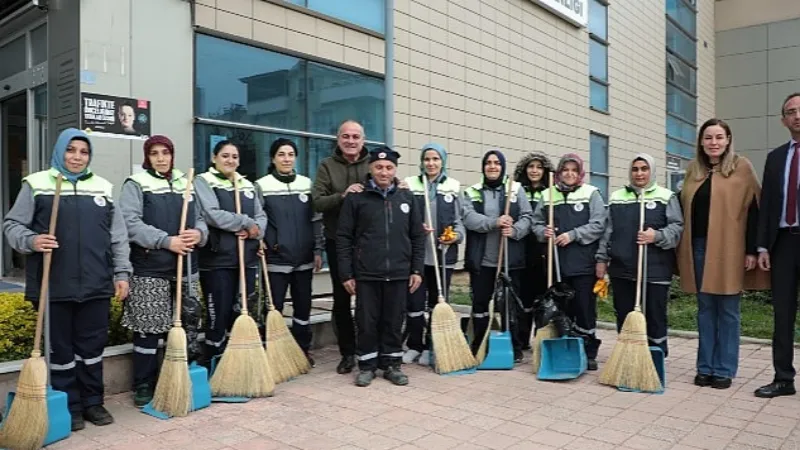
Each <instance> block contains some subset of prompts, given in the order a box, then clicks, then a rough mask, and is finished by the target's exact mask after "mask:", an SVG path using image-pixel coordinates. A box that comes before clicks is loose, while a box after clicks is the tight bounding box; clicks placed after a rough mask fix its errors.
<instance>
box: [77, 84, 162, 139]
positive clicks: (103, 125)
mask: <svg viewBox="0 0 800 450" xmlns="http://www.w3.org/2000/svg"><path fill="white" fill-rule="evenodd" d="M151 122H152V117H151V110H150V101H149V100H141V99H135V98H128V97H114V96H110V95H102V94H91V93H88V92H83V93H81V129H82V130H83V131H85V132H86V133H87V134H89V135H90V136H105V137H112V138H119V139H141V140H145V139H147V138H148V137H150V123H151Z"/></svg>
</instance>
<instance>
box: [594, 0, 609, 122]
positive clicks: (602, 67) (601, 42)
mask: <svg viewBox="0 0 800 450" xmlns="http://www.w3.org/2000/svg"><path fill="white" fill-rule="evenodd" d="M589 33H590V34H589V37H590V39H589V80H590V81H589V106H590V107H592V108H594V109H597V110H600V111H608V5H607V4H606V2H605V0H592V1H591V2H590V3H589Z"/></svg>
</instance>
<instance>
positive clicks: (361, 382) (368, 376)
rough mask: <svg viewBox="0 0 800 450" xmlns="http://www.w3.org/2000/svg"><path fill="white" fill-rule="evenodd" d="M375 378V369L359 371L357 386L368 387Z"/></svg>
mask: <svg viewBox="0 0 800 450" xmlns="http://www.w3.org/2000/svg"><path fill="white" fill-rule="evenodd" d="M351 370H352V369H351ZM374 379H375V371H373V370H362V371H360V372H358V376H357V377H356V386H358V387H367V386H369V385H370V383H372V380H374Z"/></svg>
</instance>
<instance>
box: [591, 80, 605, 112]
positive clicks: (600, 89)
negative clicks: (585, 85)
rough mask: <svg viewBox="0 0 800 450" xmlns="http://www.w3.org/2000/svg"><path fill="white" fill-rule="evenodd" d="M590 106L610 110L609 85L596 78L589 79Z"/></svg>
mask: <svg viewBox="0 0 800 450" xmlns="http://www.w3.org/2000/svg"><path fill="white" fill-rule="evenodd" d="M589 106H591V107H592V108H594V109H599V110H600V111H608V86H606V85H605V84H603V83H598V82H597V81H594V80H590V81H589Z"/></svg>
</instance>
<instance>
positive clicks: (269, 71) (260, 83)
mask: <svg viewBox="0 0 800 450" xmlns="http://www.w3.org/2000/svg"><path fill="white" fill-rule="evenodd" d="M196 47H197V50H196V52H197V53H196V54H197V57H196V63H195V64H196V70H195V74H196V75H195V77H196V88H195V114H196V115H197V116H199V117H205V118H210V119H218V120H226V121H231V122H241V123H248V124H255V125H264V126H269V127H275V128H281V129H286V130H296V131H305V132H315V133H321V134H329V135H334V134H336V126H337V125H338V124H339V123H341V122H342V121H343V120H345V119H355V120H358V121H359V122H361V123H362V124H363V125H364V128H365V133H366V136H367V137H368V139H370V140H376V141H383V140H384V139H385V130H384V124H385V121H384V119H383V117H384V83H383V80H382V79H380V78H375V77H371V76H367V75H363V74H360V73H357V72H353V71H349V70H344V69H339V68H335V67H331V66H326V65H323V64H319V63H315V62H309V61H306V60H303V59H300V58H295V57H291V56H287V55H284V54H281V53H276V52H272V51H268V50H264V49H260V48H256V47H251V46H248V45H244V44H239V43H235V42H230V41H225V40H222V39H218V38H215V37H211V36H206V35H202V34H198V35H197V45H196Z"/></svg>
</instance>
